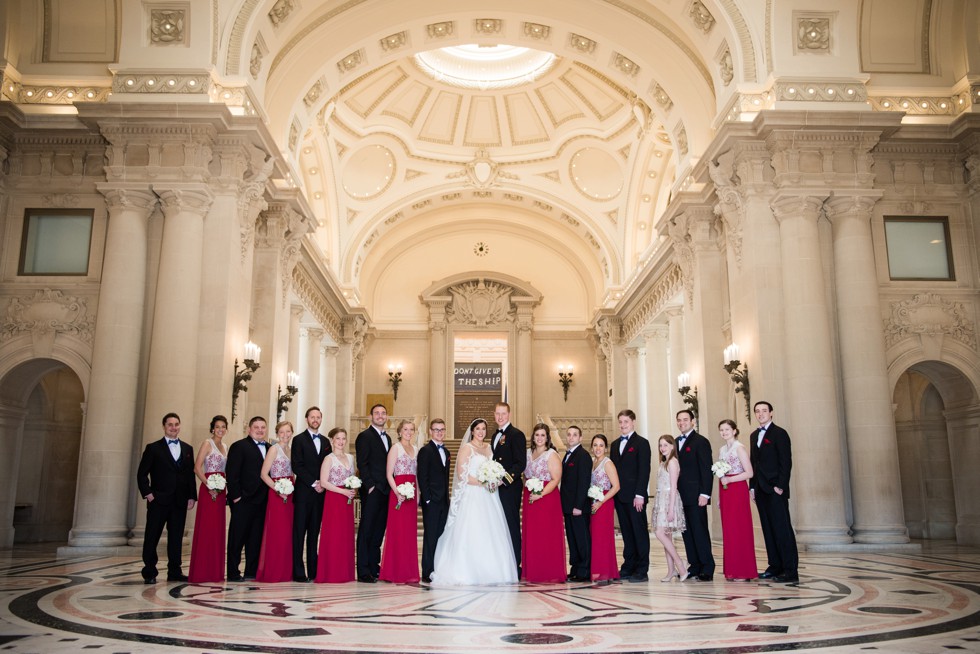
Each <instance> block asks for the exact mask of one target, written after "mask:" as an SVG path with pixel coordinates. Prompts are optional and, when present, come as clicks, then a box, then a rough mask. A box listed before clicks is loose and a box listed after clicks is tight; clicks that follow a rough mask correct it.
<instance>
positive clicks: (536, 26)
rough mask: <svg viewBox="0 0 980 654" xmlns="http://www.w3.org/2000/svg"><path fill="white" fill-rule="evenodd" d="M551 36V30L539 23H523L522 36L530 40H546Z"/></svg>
mask: <svg viewBox="0 0 980 654" xmlns="http://www.w3.org/2000/svg"><path fill="white" fill-rule="evenodd" d="M550 34H551V28H550V27H548V26H547V25H542V24H541V23H524V36H527V37H529V38H532V39H540V40H544V39H547V38H548V36H549V35H550Z"/></svg>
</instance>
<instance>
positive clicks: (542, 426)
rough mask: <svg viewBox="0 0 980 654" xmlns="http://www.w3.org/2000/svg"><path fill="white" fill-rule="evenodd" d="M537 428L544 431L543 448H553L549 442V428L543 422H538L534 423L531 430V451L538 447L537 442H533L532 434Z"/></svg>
mask: <svg viewBox="0 0 980 654" xmlns="http://www.w3.org/2000/svg"><path fill="white" fill-rule="evenodd" d="M539 430H540V431H543V432H544V449H546V450H553V449H555V446H554V444H553V443H552V442H551V429H550V428H549V427H548V425H546V424H544V423H543V422H539V423H538V424H536V425H534V429H532V430H531V451H532V452H533V451H535V450H536V449H538V445H537V443H535V442H534V434H535V433H537V432H538V431H539Z"/></svg>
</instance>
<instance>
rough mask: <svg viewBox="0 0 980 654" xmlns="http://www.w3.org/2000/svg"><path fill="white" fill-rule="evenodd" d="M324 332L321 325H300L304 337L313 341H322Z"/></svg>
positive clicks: (301, 334)
mask: <svg viewBox="0 0 980 654" xmlns="http://www.w3.org/2000/svg"><path fill="white" fill-rule="evenodd" d="M324 333H325V332H324V331H323V330H322V329H320V328H319V327H300V329H299V335H300V336H301V337H302V338H308V339H310V340H313V341H320V340H321V339H322V338H323V334H324Z"/></svg>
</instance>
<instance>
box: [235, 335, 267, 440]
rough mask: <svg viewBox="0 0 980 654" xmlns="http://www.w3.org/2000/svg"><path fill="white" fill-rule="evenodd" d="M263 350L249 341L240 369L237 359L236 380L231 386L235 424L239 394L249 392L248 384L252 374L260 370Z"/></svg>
mask: <svg viewBox="0 0 980 654" xmlns="http://www.w3.org/2000/svg"><path fill="white" fill-rule="evenodd" d="M260 354H262V348H260V347H259V346H258V345H256V344H255V343H253V342H252V341H249V342H248V343H246V344H245V356H244V359H243V361H242V364H243V365H242V367H241V368H239V367H238V359H235V380H234V381H233V382H232V384H231V421H232V422H235V414H236V413H237V410H236V409H237V406H238V394H239V393H242V392H245V393H247V392H248V386H247V384H248V382H250V381H252V374H253V373H254V372H255V371H256V370H258V369H259V355H260Z"/></svg>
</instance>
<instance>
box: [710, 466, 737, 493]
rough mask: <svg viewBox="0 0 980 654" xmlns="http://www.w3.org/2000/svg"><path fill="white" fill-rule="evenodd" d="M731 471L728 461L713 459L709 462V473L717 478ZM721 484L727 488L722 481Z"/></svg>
mask: <svg viewBox="0 0 980 654" xmlns="http://www.w3.org/2000/svg"><path fill="white" fill-rule="evenodd" d="M731 471H732V467H731V466H730V465H728V461H715V462H714V463H712V464H711V473H712V474H713V475H714V476H715V477H717V478H718V479H721V478H723V477H724V476H725V475H727V474H728V473H729V472H731ZM722 486H723V487H724V488H728V484H725V483H722Z"/></svg>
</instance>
